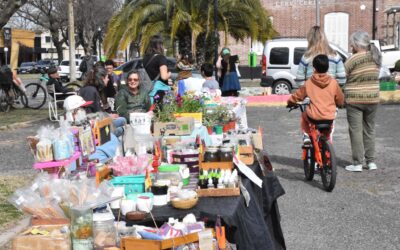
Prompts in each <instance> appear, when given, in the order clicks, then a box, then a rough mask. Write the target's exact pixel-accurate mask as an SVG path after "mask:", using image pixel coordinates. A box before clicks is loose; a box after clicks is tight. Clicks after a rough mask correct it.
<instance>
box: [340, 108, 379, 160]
mask: <svg viewBox="0 0 400 250" xmlns="http://www.w3.org/2000/svg"><path fill="white" fill-rule="evenodd" d="M377 109H378V104H347V105H346V110H347V122H348V123H349V134H350V142H351V151H352V157H353V165H360V164H362V163H363V160H364V157H365V160H366V163H367V164H368V163H370V162H374V161H375V116H376V111H377Z"/></svg>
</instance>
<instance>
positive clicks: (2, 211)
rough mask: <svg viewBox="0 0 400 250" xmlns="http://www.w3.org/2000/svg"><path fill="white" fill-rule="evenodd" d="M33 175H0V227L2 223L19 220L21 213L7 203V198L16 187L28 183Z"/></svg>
mask: <svg viewBox="0 0 400 250" xmlns="http://www.w3.org/2000/svg"><path fill="white" fill-rule="evenodd" d="M33 178H34V176H24V177H23V178H21V176H0V228H1V227H3V226H4V225H6V224H8V223H10V222H12V221H16V220H19V219H20V218H22V217H23V213H21V212H20V211H18V210H17V209H16V208H15V207H14V206H13V205H11V204H10V203H8V201H7V198H8V197H9V196H10V195H11V194H12V193H14V191H15V190H16V189H17V188H20V187H23V186H27V185H29V184H30V183H31V182H32V180H33Z"/></svg>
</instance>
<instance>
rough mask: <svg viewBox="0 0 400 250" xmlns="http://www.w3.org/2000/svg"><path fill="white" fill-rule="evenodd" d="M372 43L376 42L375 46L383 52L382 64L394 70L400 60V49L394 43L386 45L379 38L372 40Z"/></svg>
mask: <svg viewBox="0 0 400 250" xmlns="http://www.w3.org/2000/svg"><path fill="white" fill-rule="evenodd" d="M371 43H373V44H375V46H376V47H377V48H378V49H379V51H380V52H381V55H382V66H385V67H387V68H388V69H390V70H391V71H393V70H394V65H395V64H396V62H397V60H400V50H399V49H398V48H396V46H395V45H394V44H392V45H386V44H384V43H383V42H382V41H379V40H371Z"/></svg>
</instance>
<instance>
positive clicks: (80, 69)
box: [79, 60, 87, 73]
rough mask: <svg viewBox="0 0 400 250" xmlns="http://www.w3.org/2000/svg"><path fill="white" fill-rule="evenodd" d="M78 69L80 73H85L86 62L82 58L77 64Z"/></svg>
mask: <svg viewBox="0 0 400 250" xmlns="http://www.w3.org/2000/svg"><path fill="white" fill-rule="evenodd" d="M79 71H80V72H82V73H85V72H86V71H87V62H86V60H83V61H82V62H81V65H79Z"/></svg>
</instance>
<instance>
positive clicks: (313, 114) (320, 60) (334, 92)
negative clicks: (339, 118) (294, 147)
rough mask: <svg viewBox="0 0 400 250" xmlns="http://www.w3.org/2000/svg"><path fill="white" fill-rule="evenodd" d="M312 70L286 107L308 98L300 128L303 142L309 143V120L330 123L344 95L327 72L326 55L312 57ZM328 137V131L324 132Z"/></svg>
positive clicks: (342, 102)
mask: <svg viewBox="0 0 400 250" xmlns="http://www.w3.org/2000/svg"><path fill="white" fill-rule="evenodd" d="M312 64H313V67H314V71H313V74H312V76H311V78H309V79H308V80H307V81H306V82H305V83H304V85H303V86H301V87H300V88H299V89H298V90H297V91H296V92H295V93H294V94H293V95H292V96H291V97H290V98H289V100H288V102H287V104H288V107H290V106H294V105H296V103H297V102H300V101H303V100H304V99H305V98H306V97H308V98H309V99H310V104H309V107H307V109H306V112H303V114H302V119H301V128H302V129H303V133H304V132H305V133H306V134H307V135H306V134H304V137H303V142H304V144H310V143H311V141H310V139H309V137H308V134H309V133H310V122H311V123H314V124H321V123H328V124H332V122H333V120H334V119H335V116H336V115H335V114H336V106H343V105H344V95H343V92H342V90H341V89H340V86H339V84H338V83H337V81H336V80H335V79H334V78H332V77H331V76H330V75H329V74H328V73H327V72H328V69H329V59H328V57H327V56H326V55H322V54H320V55H317V56H316V57H314V59H313V62H312ZM325 136H326V138H327V139H330V131H328V132H326V134H325Z"/></svg>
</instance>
